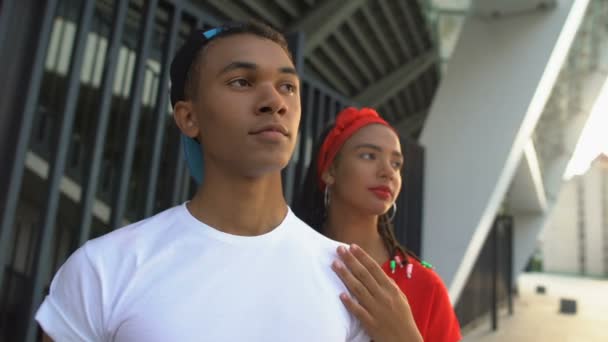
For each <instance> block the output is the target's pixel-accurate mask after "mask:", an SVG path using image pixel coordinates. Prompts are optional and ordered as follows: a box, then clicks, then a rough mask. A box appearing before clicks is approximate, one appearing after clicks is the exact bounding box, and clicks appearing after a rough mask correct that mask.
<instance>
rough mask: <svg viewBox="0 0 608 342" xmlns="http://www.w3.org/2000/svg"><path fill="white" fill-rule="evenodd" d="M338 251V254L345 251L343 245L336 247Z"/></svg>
mask: <svg viewBox="0 0 608 342" xmlns="http://www.w3.org/2000/svg"><path fill="white" fill-rule="evenodd" d="M338 253H339V254H345V253H346V248H344V246H340V247H338Z"/></svg>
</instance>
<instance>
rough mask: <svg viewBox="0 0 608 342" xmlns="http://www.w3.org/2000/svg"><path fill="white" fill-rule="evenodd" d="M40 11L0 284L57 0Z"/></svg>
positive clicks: (0, 255) (3, 228) (6, 212)
mask: <svg viewBox="0 0 608 342" xmlns="http://www.w3.org/2000/svg"><path fill="white" fill-rule="evenodd" d="M41 6H43V9H42V11H41V13H42V16H41V18H40V19H41V23H40V34H39V36H38V38H37V41H36V52H35V55H34V58H33V63H32V71H31V73H30V77H29V84H28V86H27V91H26V92H25V94H27V95H28V96H27V98H28V99H27V101H25V107H24V108H23V113H22V114H21V117H22V121H21V125H20V127H19V133H18V135H17V136H18V140H17V141H16V142H15V146H16V147H15V157H14V158H15V159H14V161H13V164H12V165H11V166H10V176H9V177H10V180H11V182H10V183H9V186H8V193H7V195H6V203H5V206H4V208H3V211H2V212H1V213H0V267H2V269H1V270H0V286H2V284H3V283H4V274H5V272H4V265H6V264H7V260H8V258H9V255H8V251H9V250H10V248H9V245H8V244H9V240H10V238H11V237H12V233H13V230H14V228H15V216H16V212H17V205H18V201H19V194H20V189H21V184H22V181H23V174H24V171H25V157H26V153H27V150H28V144H29V141H30V137H31V135H32V126H33V122H34V115H35V113H36V110H37V109H38V107H37V105H38V97H39V95H40V88H41V84H42V77H43V74H44V60H45V56H46V52H47V49H48V46H49V42H50V39H51V32H52V29H53V19H54V18H55V11H56V7H57V0H49V1H46V2H44V5H41Z"/></svg>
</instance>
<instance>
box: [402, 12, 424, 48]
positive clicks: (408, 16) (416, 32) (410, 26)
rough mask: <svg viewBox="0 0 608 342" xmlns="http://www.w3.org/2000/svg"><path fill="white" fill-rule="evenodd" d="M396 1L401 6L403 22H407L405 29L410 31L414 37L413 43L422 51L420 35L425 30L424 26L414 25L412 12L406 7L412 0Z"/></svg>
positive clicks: (422, 45) (422, 42) (422, 43)
mask: <svg viewBox="0 0 608 342" xmlns="http://www.w3.org/2000/svg"><path fill="white" fill-rule="evenodd" d="M397 2H398V3H399V6H400V7H401V13H403V16H404V17H405V22H406V24H407V28H406V30H408V31H409V32H411V33H412V36H413V37H414V43H415V46H416V47H417V48H418V51H424V50H425V44H424V41H423V39H422V35H423V34H424V32H426V30H425V27H424V26H422V27H421V26H419V25H416V23H415V21H414V20H415V19H414V12H413V11H412V10H411V9H410V8H408V4H413V3H414V2H413V1H412V2H408V1H397ZM419 13H420V12H419Z"/></svg>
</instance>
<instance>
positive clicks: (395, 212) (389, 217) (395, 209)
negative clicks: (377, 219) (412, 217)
mask: <svg viewBox="0 0 608 342" xmlns="http://www.w3.org/2000/svg"><path fill="white" fill-rule="evenodd" d="M392 208H393V212H392V213H391V215H390V216H388V217H387V218H386V219H387V220H388V222H393V220H394V219H395V216H396V215H397V204H396V203H395V202H393V207H392ZM387 213H388V212H387Z"/></svg>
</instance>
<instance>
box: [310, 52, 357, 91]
mask: <svg viewBox="0 0 608 342" xmlns="http://www.w3.org/2000/svg"><path fill="white" fill-rule="evenodd" d="M308 61H309V62H310V64H311V65H312V66H313V67H314V68H315V69H317V70H318V71H319V73H320V74H321V75H323V77H325V78H327V80H328V81H329V82H330V83H331V85H332V87H334V88H335V89H336V90H338V91H339V92H340V93H342V94H343V95H349V91H348V85H347V84H346V83H345V82H344V80H342V79H340V78H338V77H336V76H335V73H334V72H333V70H331V69H330V68H328V67H327V65H326V64H325V63H323V62H322V61H320V60H319V59H318V58H317V57H316V56H314V55H313V56H310V57H309V58H308Z"/></svg>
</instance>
